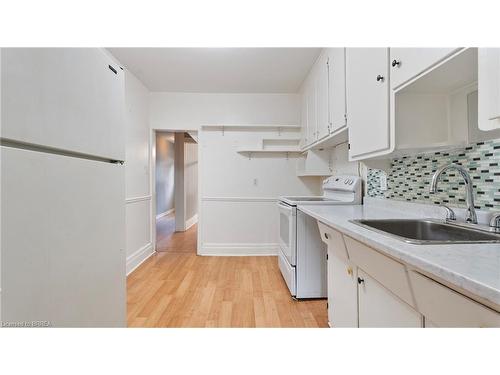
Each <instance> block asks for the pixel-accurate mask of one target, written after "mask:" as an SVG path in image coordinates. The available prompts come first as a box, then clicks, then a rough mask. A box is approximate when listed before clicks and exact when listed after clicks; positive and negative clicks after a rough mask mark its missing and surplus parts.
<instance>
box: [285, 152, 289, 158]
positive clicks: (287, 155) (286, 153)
mask: <svg viewBox="0 0 500 375" xmlns="http://www.w3.org/2000/svg"><path fill="white" fill-rule="evenodd" d="M288 154H289V153H288V152H287V153H286V160H288Z"/></svg>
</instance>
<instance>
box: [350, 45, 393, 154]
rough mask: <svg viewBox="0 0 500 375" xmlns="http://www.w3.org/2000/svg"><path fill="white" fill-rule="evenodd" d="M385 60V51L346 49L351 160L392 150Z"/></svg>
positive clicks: (387, 56) (385, 49) (387, 51)
mask: <svg viewBox="0 0 500 375" xmlns="http://www.w3.org/2000/svg"><path fill="white" fill-rule="evenodd" d="M388 60H389V50H388V49H387V48H347V49H346V80H347V125H348V127H349V146H350V150H349V158H350V160H360V159H364V158H367V157H373V156H379V155H383V154H387V153H389V152H391V151H392V148H391V141H390V138H391V134H390V126H389V70H388V66H389V64H388ZM392 147H393V145H392Z"/></svg>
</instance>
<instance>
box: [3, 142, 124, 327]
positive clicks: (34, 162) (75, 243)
mask: <svg viewBox="0 0 500 375" xmlns="http://www.w3.org/2000/svg"><path fill="white" fill-rule="evenodd" d="M1 160H2V164H1V174H2V180H1V201H2V210H1V232H2V237H1V247H2V264H1V267H2V319H3V321H16V322H19V321H28V322H31V321H46V322H48V323H49V325H50V326H56V327H69V326H76V327H100V326H108V327H109V326H121V327H123V326H125V325H126V320H125V318H126V295H125V192H124V186H125V183H124V167H123V166H121V165H116V164H110V163H103V162H96V161H92V160H86V159H79V158H73V157H66V156H60V155H54V154H49V153H42V152H35V151H28V150H20V149H15V148H9V147H4V146H2V147H1Z"/></svg>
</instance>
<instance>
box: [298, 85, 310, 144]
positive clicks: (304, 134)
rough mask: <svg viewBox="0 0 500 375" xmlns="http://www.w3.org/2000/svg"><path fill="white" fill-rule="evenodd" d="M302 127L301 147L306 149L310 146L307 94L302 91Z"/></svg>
mask: <svg viewBox="0 0 500 375" xmlns="http://www.w3.org/2000/svg"><path fill="white" fill-rule="evenodd" d="M300 126H301V130H302V134H301V145H302V147H306V146H307V145H308V144H309V140H308V126H307V93H306V91H305V90H304V91H302V93H301V95H300Z"/></svg>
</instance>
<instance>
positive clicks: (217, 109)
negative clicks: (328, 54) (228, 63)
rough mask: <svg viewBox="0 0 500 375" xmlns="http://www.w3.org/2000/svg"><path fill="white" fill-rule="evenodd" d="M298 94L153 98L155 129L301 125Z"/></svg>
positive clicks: (165, 94)
mask: <svg viewBox="0 0 500 375" xmlns="http://www.w3.org/2000/svg"><path fill="white" fill-rule="evenodd" d="M299 115H300V106H299V95H298V94H198V93H170V92H154V93H151V94H150V125H151V128H153V129H173V130H182V129H188V130H196V129H198V128H199V127H200V125H207V124H239V125H241V124H257V125H262V124H281V125H284V124H298V123H299Z"/></svg>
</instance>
